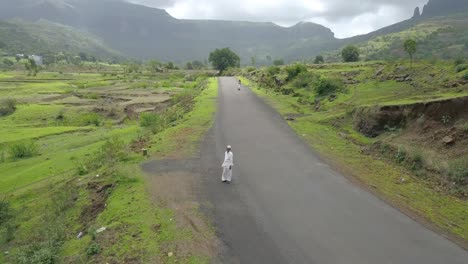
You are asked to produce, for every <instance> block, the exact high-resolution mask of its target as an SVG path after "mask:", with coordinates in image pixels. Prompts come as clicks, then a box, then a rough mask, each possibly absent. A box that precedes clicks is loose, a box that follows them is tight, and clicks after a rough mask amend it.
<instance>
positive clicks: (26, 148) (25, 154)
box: [8, 141, 39, 159]
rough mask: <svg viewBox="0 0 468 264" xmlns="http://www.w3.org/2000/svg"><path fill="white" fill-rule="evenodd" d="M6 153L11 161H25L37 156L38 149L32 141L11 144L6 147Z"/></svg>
mask: <svg viewBox="0 0 468 264" xmlns="http://www.w3.org/2000/svg"><path fill="white" fill-rule="evenodd" d="M8 152H9V156H10V157H12V158H13V159H25V158H30V157H34V156H36V155H37V154H39V150H38V147H37V145H36V143H34V142H33V141H24V142H16V143H13V144H11V145H10V146H9V147H8Z"/></svg>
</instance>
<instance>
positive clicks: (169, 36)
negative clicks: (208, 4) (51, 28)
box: [0, 0, 335, 62]
mask: <svg viewBox="0 0 468 264" xmlns="http://www.w3.org/2000/svg"><path fill="white" fill-rule="evenodd" d="M15 17H19V18H22V19H27V20H30V21H36V20H37V19H40V18H43V19H47V20H50V21H54V22H57V23H62V24H65V25H70V26H73V27H76V28H80V29H83V30H86V31H89V32H91V33H93V34H95V35H98V36H100V37H101V38H102V39H103V40H104V41H105V43H106V44H107V45H109V46H112V47H113V48H115V49H116V50H119V51H121V52H122V53H124V54H126V55H129V56H133V57H139V58H148V57H156V58H159V59H162V60H174V61H176V62H183V61H186V60H191V59H204V58H206V57H207V54H208V53H209V52H210V51H211V50H213V49H214V48H219V47H231V48H232V49H234V50H235V51H236V52H238V53H239V54H240V55H241V57H242V59H243V60H244V61H250V57H252V56H258V57H259V58H261V59H262V58H263V59H264V58H265V57H266V56H267V55H271V56H276V57H286V58H289V59H295V58H297V53H295V50H294V48H293V49H290V47H291V46H294V45H296V43H301V42H307V43H309V44H310V46H311V48H312V49H315V50H320V49H322V48H324V47H326V46H327V43H329V42H333V41H334V40H335V38H334V34H333V32H332V31H331V30H330V29H328V28H326V27H323V26H320V25H317V24H313V23H299V24H297V25H295V26H293V27H289V28H284V27H280V26H278V25H275V24H273V23H252V22H233V21H200V20H179V19H175V18H173V17H171V16H170V15H169V14H167V13H166V12H165V11H164V10H160V9H155V8H149V7H146V6H141V5H135V4H130V3H127V2H123V1H119V0H100V1H90V0H32V1H29V0H4V1H2V3H0V19H11V18H15Z"/></svg>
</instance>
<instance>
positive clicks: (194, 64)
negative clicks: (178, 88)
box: [185, 60, 206, 70]
mask: <svg viewBox="0 0 468 264" xmlns="http://www.w3.org/2000/svg"><path fill="white" fill-rule="evenodd" d="M205 67H206V65H205V63H203V62H201V61H199V60H194V61H189V62H187V63H186V64H185V69H187V70H201V69H204V68H205Z"/></svg>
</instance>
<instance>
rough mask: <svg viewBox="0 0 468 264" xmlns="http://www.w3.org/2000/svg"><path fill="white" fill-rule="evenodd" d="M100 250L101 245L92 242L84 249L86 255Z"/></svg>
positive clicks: (91, 254)
mask: <svg viewBox="0 0 468 264" xmlns="http://www.w3.org/2000/svg"><path fill="white" fill-rule="evenodd" d="M99 252H101V247H100V246H99V244H98V243H95V242H93V243H92V244H91V245H89V247H88V248H87V249H86V255H88V256H93V255H96V254H99Z"/></svg>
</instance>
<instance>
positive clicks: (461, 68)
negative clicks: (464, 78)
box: [455, 64, 468, 72]
mask: <svg viewBox="0 0 468 264" xmlns="http://www.w3.org/2000/svg"><path fill="white" fill-rule="evenodd" d="M466 69H468V64H460V65H457V67H455V71H456V72H462V71H464V70H466Z"/></svg>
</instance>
